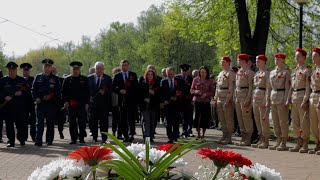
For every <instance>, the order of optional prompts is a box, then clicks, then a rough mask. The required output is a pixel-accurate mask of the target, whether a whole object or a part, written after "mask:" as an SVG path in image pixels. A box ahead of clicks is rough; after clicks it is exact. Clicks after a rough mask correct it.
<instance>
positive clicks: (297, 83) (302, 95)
mask: <svg viewBox="0 0 320 180" xmlns="http://www.w3.org/2000/svg"><path fill="white" fill-rule="evenodd" d="M306 56H307V52H306V51H305V50H303V49H301V48H297V49H296V53H295V59H296V63H297V66H296V68H294V69H293V70H292V73H291V81H290V82H291V87H290V90H289V93H288V100H287V104H288V103H291V104H292V110H291V111H292V113H291V119H292V127H293V132H294V138H295V139H296V142H297V143H296V146H295V147H294V148H290V149H289V150H290V151H291V152H298V151H299V152H300V153H307V152H308V143H309V136H310V119H309V115H308V112H309V109H308V107H309V103H308V102H309V97H310V80H309V78H310V73H311V69H310V68H308V67H307V66H306V64H305V61H306ZM301 146H302V147H301Z"/></svg>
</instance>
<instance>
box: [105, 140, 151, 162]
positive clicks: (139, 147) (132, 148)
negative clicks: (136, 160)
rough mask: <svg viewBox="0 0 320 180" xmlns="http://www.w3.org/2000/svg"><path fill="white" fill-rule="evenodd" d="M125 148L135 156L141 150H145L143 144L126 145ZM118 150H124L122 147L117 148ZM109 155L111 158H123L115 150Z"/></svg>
mask: <svg viewBox="0 0 320 180" xmlns="http://www.w3.org/2000/svg"><path fill="white" fill-rule="evenodd" d="M127 149H128V150H129V151H130V152H131V153H132V154H133V155H134V156H135V157H137V156H138V154H139V153H141V152H142V151H145V150H146V146H145V145H144V144H139V143H136V144H133V143H132V144H131V145H130V146H127ZM119 151H120V152H122V153H123V152H124V151H123V150H122V149H119ZM111 157H112V159H119V160H123V159H122V158H121V157H120V156H119V154H117V153H116V152H112V153H111Z"/></svg>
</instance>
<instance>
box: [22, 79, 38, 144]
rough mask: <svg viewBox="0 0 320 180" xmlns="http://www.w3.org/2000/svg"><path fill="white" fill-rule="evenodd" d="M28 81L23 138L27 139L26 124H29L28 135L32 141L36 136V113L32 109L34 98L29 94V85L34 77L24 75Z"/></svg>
mask: <svg viewBox="0 0 320 180" xmlns="http://www.w3.org/2000/svg"><path fill="white" fill-rule="evenodd" d="M24 78H25V79H26V80H27V82H28V86H29V88H28V93H27V102H26V103H27V113H26V121H27V123H26V131H25V138H26V140H27V139H28V129H29V128H28V125H30V136H31V139H32V141H35V138H36V114H35V110H34V100H33V97H32V94H31V87H32V83H33V81H34V77H32V76H29V77H24Z"/></svg>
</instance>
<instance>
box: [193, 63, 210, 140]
mask: <svg viewBox="0 0 320 180" xmlns="http://www.w3.org/2000/svg"><path fill="white" fill-rule="evenodd" d="M199 72H200V73H199V76H198V77H196V78H194V79H193V82H192V85H191V89H190V93H191V94H192V95H193V99H192V100H193V101H194V102H195V120H194V126H195V127H196V130H197V132H198V136H197V139H200V138H201V139H203V138H204V135H205V133H206V129H207V128H209V123H210V118H211V116H210V112H211V109H210V101H211V97H212V96H213V93H214V88H213V80H212V79H211V78H210V74H209V69H208V68H207V67H206V66H202V67H200V69H199ZM200 128H202V136H200Z"/></svg>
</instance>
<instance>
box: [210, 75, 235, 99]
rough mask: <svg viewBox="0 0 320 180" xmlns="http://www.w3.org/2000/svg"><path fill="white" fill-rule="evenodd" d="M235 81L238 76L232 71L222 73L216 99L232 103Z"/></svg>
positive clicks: (218, 78)
mask: <svg viewBox="0 0 320 180" xmlns="http://www.w3.org/2000/svg"><path fill="white" fill-rule="evenodd" d="M235 81H236V76H235V73H234V72H233V71H232V70H231V69H229V70H227V71H222V72H220V73H219V75H218V77H217V88H216V93H215V98H214V99H215V100H217V101H223V102H224V101H231V100H232V99H233V92H234V86H235Z"/></svg>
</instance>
